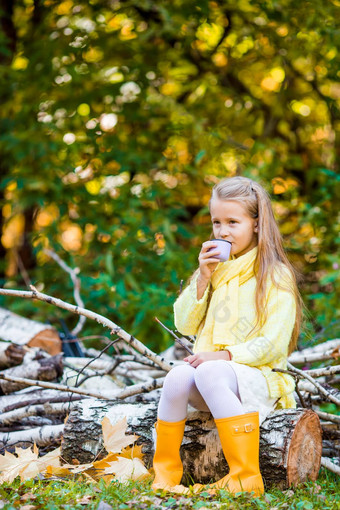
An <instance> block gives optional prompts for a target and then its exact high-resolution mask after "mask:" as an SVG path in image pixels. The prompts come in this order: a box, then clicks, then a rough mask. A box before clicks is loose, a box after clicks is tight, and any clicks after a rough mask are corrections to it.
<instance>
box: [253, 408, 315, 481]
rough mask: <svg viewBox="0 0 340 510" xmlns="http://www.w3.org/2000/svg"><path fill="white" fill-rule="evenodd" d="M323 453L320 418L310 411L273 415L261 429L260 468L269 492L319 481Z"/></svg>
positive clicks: (288, 411)
mask: <svg viewBox="0 0 340 510" xmlns="http://www.w3.org/2000/svg"><path fill="white" fill-rule="evenodd" d="M321 453H322V430H321V426H320V420H319V417H318V415H317V414H316V413H315V412H314V411H312V410H310V409H282V410H280V411H275V412H274V413H270V414H269V415H268V417H267V418H266V420H264V422H263V423H262V425H261V428H260V469H261V473H262V476H263V479H264V482H265V487H266V489H269V488H270V487H271V486H272V485H275V486H276V487H278V488H279V489H281V490H284V489H287V488H288V487H290V486H291V485H298V484H299V483H302V482H305V481H307V480H308V479H309V480H312V481H315V480H316V479H317V476H318V473H319V469H320V464H321Z"/></svg>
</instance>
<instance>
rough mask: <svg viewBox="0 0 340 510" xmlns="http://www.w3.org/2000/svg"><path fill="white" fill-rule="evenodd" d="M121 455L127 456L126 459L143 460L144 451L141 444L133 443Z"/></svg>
mask: <svg viewBox="0 0 340 510" xmlns="http://www.w3.org/2000/svg"><path fill="white" fill-rule="evenodd" d="M119 457H125V458H126V459H140V460H143V457H144V453H142V446H141V445H133V446H128V447H127V448H124V450H123V451H122V453H121V454H120V455H119Z"/></svg>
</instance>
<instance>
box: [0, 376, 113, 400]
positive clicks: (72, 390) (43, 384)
mask: <svg viewBox="0 0 340 510" xmlns="http://www.w3.org/2000/svg"><path fill="white" fill-rule="evenodd" d="M0 379H4V380H5V381H10V382H15V383H18V384H22V385H24V386H39V387H40V388H48V389H51V390H58V391H68V392H69V393H78V394H79V395H84V397H93V398H99V399H103V400H115V398H108V397H104V396H103V395H100V394H99V393H92V392H88V391H85V390H80V389H79V388H71V387H70V386H65V385H64V384H57V383H49V382H45V381H37V380H36V379H26V378H25V377H12V376H9V375H4V374H1V373H0Z"/></svg>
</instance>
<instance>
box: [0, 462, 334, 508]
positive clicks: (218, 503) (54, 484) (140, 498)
mask: <svg viewBox="0 0 340 510" xmlns="http://www.w3.org/2000/svg"><path fill="white" fill-rule="evenodd" d="M150 484H151V482H144V483H137V482H130V483H127V484H120V483H114V482H113V483H111V484H110V485H108V486H106V485H105V484H104V482H103V481H101V482H99V483H98V484H93V483H89V482H86V481H81V479H79V478H75V479H74V480H66V481H63V480H47V479H46V480H45V479H43V480H38V479H36V480H29V481H26V482H24V483H21V482H20V480H19V479H18V478H17V479H16V480H15V481H14V482H13V483H12V484H3V485H0V509H4V510H11V509H20V508H22V510H34V509H37V510H39V509H47V510H56V509H59V508H62V509H65V510H73V509H86V510H90V509H91V510H92V509H96V508H97V507H98V504H99V503H100V501H102V500H103V501H105V502H106V503H107V504H109V505H111V506H112V508H114V509H115V510H116V509H128V508H133V509H134V508H140V509H144V508H145V509H148V508H155V509H186V508H190V509H191V508H192V509H201V510H204V509H206V508H212V509H213V508H221V509H235V510H239V509H240V510H241V509H242V510H243V509H245V508H249V509H252V508H254V509H268V510H278V509H280V508H287V509H293V510H304V509H306V510H307V509H314V508H322V509H323V510H327V509H340V477H339V476H337V475H335V474H333V473H331V472H329V471H327V470H325V469H323V468H322V469H321V471H320V475H319V478H318V480H317V481H316V482H314V483H313V482H306V483H304V484H301V485H300V486H299V487H295V488H292V489H288V490H286V491H280V490H278V489H276V488H273V489H272V490H270V491H268V492H266V493H265V494H264V495H263V496H261V497H260V498H252V497H251V496H250V495H247V494H246V493H243V494H242V493H240V494H238V495H236V496H231V495H229V493H227V492H226V491H223V490H222V491H220V492H219V494H218V495H215V496H210V495H209V494H207V493H202V494H200V495H195V496H192V497H188V496H172V495H169V494H165V493H164V494H161V493H157V494H155V493H154V492H153V491H151V490H150Z"/></svg>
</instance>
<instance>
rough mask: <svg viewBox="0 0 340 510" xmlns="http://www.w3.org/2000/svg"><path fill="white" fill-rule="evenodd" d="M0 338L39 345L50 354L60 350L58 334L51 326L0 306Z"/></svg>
mask: <svg viewBox="0 0 340 510" xmlns="http://www.w3.org/2000/svg"><path fill="white" fill-rule="evenodd" d="M0 338H1V339H2V340H6V341H8V342H13V343H16V344H19V345H28V346H29V347H40V348H41V349H43V350H44V351H47V352H48V353H49V354H52V356H54V355H56V354H58V353H59V352H61V340H60V338H59V334H58V332H57V331H56V330H55V329H54V328H53V327H52V326H49V325H48V324H42V323H40V322H37V321H32V320H31V319H26V318H25V317H21V316H20V315H17V314H16V313H13V312H10V311H9V310H6V309H5V308H0Z"/></svg>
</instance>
